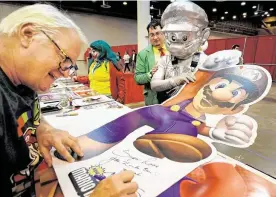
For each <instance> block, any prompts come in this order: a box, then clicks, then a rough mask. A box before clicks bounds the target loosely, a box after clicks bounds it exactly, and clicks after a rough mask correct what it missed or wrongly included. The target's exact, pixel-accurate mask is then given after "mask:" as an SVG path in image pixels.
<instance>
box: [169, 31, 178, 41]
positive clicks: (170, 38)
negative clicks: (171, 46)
mask: <svg viewBox="0 0 276 197" xmlns="http://www.w3.org/2000/svg"><path fill="white" fill-rule="evenodd" d="M168 37H169V38H168V40H169V41H171V42H175V41H176V38H177V37H176V34H175V33H169V35H168Z"/></svg>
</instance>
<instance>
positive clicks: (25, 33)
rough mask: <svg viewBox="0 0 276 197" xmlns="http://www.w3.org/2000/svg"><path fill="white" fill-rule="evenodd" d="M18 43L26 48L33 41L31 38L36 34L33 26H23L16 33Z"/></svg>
mask: <svg viewBox="0 0 276 197" xmlns="http://www.w3.org/2000/svg"><path fill="white" fill-rule="evenodd" d="M18 34H19V35H18V36H19V39H20V43H21V45H22V46H23V47H24V48H28V47H29V46H30V44H31V42H32V40H33V36H34V35H35V34H36V29H35V27H34V25H33V24H30V23H28V24H25V25H23V26H22V27H21V28H20V29H19V32H18Z"/></svg>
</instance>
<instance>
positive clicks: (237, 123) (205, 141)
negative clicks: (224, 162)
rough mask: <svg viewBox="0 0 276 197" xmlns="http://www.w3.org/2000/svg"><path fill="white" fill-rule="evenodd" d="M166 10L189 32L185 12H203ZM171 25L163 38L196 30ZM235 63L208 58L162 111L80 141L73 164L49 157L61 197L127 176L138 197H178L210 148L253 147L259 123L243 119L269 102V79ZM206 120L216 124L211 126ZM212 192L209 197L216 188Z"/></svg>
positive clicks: (235, 54) (180, 6) (129, 118)
mask: <svg viewBox="0 0 276 197" xmlns="http://www.w3.org/2000/svg"><path fill="white" fill-rule="evenodd" d="M172 7H173V8H174V9H176V10H177V13H182V12H184V13H186V15H185V16H186V17H185V18H184V20H183V15H181V14H179V15H175V14H172V15H171V20H170V23H171V24H173V22H174V21H177V18H178V17H182V18H181V20H182V23H177V25H183V24H184V23H185V25H186V26H187V27H191V26H192V27H193V23H192V21H193V20H192V19H193V17H197V15H193V14H191V10H200V11H201V12H202V9H201V8H200V7H199V6H197V5H196V4H194V3H192V2H189V1H182V2H173V3H171V4H170V5H169V6H168V8H167V9H166V10H168V11H170V12H171V8H172ZM166 10H165V11H164V13H167V12H166ZM203 12H204V11H203ZM187 13H189V14H191V15H189V14H187ZM204 13H205V12H204ZM182 14H183V13H182ZM188 16H189V17H190V18H189V17H188ZM162 17H163V16H162ZM196 24H197V23H195V24H194V26H196ZM177 25H169V26H168V27H167V29H166V31H179V32H178V33H182V34H183V32H186V33H187V35H192V34H195V30H196V31H198V30H199V29H198V28H191V29H190V30H189V31H188V30H186V31H184V30H183V29H177V28H176V27H178V26H177ZM170 28H172V29H170ZM194 29H195V30H194ZM201 32H205V33H206V32H207V31H206V30H202V29H201ZM205 33H203V35H205ZM177 35H178V34H177ZM179 35H180V34H179ZM203 35H202V34H201V33H200V32H199V33H198V35H197V37H195V38H193V39H194V40H192V41H190V40H188V42H186V41H187V40H184V42H181V43H182V44H181V46H180V48H178V49H179V50H180V49H181V50H183V49H187V50H188V51H190V50H191V48H193V47H194V45H193V44H195V45H196V46H197V45H198V46H197V47H194V49H196V50H197V48H198V47H200V45H199V44H200V43H201V45H204V44H206V42H201V41H203V37H202V36H203ZM198 40H201V41H200V42H198ZM240 56H241V52H239V51H233V50H225V51H218V52H216V53H214V54H211V55H210V56H208V57H206V59H205V60H204V61H203V63H200V64H199V65H198V66H197V67H196V68H195V69H194V71H193V73H194V75H195V77H196V81H195V82H193V83H187V84H182V85H181V87H180V88H179V90H178V92H177V93H176V94H175V95H173V96H172V97H171V98H169V99H168V100H165V101H164V102H163V103H162V104H158V105H152V106H147V107H142V108H139V109H135V110H133V111H131V112H128V113H126V114H124V115H122V116H120V117H118V118H117V119H115V120H113V121H110V122H108V123H106V124H104V125H102V126H100V127H98V128H91V130H92V131H91V132H89V133H87V134H85V135H82V136H79V142H80V145H81V147H82V150H83V152H84V157H82V158H78V159H79V160H78V161H77V162H75V163H72V164H69V163H67V162H64V161H63V160H62V157H61V156H60V155H58V154H57V152H55V153H54V155H55V156H56V157H55V158H54V167H55V171H56V174H57V176H58V179H59V183H60V185H61V188H62V190H63V193H64V195H65V196H89V194H91V193H92V192H93V189H94V188H95V187H96V185H97V184H98V182H99V181H100V180H102V179H104V178H105V177H106V176H108V175H110V174H113V173H118V172H120V171H122V170H125V169H128V170H133V171H134V172H135V175H136V176H135V178H134V179H135V181H137V182H138V185H139V191H138V194H139V195H140V196H143V197H147V196H150V197H152V196H158V195H160V196H162V192H166V191H167V190H168V189H175V188H176V190H177V191H178V192H177V193H176V194H175V195H174V196H173V197H184V196H185V195H184V193H185V192H184V190H185V189H183V188H184V186H185V184H186V183H187V182H185V184H184V183H183V181H187V180H189V178H188V177H186V175H187V174H189V173H190V172H192V171H193V170H194V169H197V168H198V167H200V166H206V165H208V163H210V162H212V160H214V159H215V158H216V155H217V152H216V149H215V148H214V146H213V145H212V144H211V143H212V142H214V141H216V142H219V143H223V144H226V145H229V146H234V147H239V148H245V147H248V146H250V145H252V144H253V143H254V141H255V139H256V136H257V122H256V121H255V120H254V119H253V118H251V117H249V116H247V115H244V113H245V112H246V110H247V109H248V108H249V107H250V105H252V104H255V103H256V102H258V101H260V100H261V99H263V98H264V97H265V96H266V95H267V93H268V92H269V89H270V87H271V82H272V79H271V76H270V74H269V72H268V71H266V70H265V69H263V68H262V67H260V66H258V65H237V64H238V63H239V58H240ZM211 116H213V117H216V120H217V121H210V119H208V118H209V117H211ZM95 118H97V117H95ZM91 127H93V126H91ZM168 166H170V169H169V170H168ZM205 169H206V168H205ZM152 182H155V186H154V185H152V184H150V183H152ZM217 188H218V190H217V191H214V192H218V191H220V189H221V188H222V187H219V186H217ZM229 188H230V186H229ZM196 192H197V191H196V190H194V191H192V189H191V192H190V196H197V195H196ZM211 194H212V193H209V194H208V195H209V196H210V197H211ZM208 195H207V194H206V196H208ZM163 196H166V197H168V195H164V194H163ZM206 196H205V197H206ZM209 196H208V197H209ZM240 196H241V197H244V194H242V195H240ZM200 197H203V196H200ZM212 197H220V196H217V195H214V196H212Z"/></svg>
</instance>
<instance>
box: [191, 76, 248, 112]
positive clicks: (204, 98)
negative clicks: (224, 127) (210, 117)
mask: <svg viewBox="0 0 276 197" xmlns="http://www.w3.org/2000/svg"><path fill="white" fill-rule="evenodd" d="M247 96H248V94H247V93H246V91H245V90H244V89H242V85H241V84H239V83H238V82H236V81H232V82H231V83H230V82H229V81H228V80H226V79H223V78H214V79H212V80H211V81H209V82H208V83H207V84H206V85H205V86H204V87H203V88H201V89H200V91H199V92H198V93H197V95H196V96H195V97H194V99H193V105H194V107H195V108H196V110H197V111H199V112H200V113H208V114H225V115H226V114H233V113H235V112H233V111H232V109H233V108H234V107H235V106H236V104H238V103H239V102H241V101H243V100H244V99H246V98H247ZM236 113H238V111H237V112H236Z"/></svg>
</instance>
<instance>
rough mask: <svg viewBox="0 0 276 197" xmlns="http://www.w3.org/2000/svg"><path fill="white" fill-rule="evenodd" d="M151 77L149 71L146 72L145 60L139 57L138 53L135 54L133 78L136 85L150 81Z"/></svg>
mask: <svg viewBox="0 0 276 197" xmlns="http://www.w3.org/2000/svg"><path fill="white" fill-rule="evenodd" d="M151 77H152V75H151V73H150V72H146V67H145V60H143V59H142V58H141V56H140V53H139V54H138V55H137V61H136V70H135V74H134V79H135V81H136V83H137V84H138V85H144V84H147V83H150V81H151Z"/></svg>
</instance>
